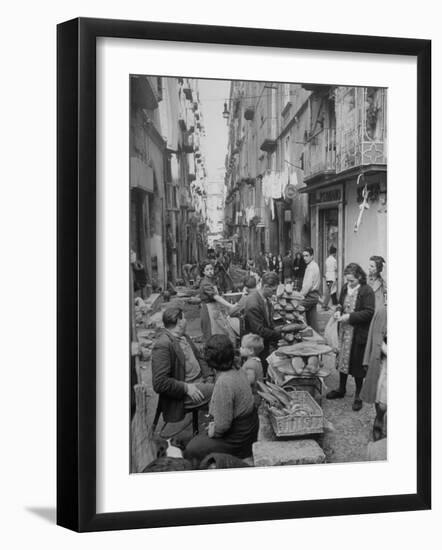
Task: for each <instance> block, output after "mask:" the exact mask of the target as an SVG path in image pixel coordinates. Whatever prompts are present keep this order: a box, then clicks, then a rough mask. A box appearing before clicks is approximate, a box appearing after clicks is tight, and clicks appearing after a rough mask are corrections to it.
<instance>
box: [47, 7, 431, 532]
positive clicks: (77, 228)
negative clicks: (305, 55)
mask: <svg viewBox="0 0 442 550" xmlns="http://www.w3.org/2000/svg"><path fill="white" fill-rule="evenodd" d="M98 37H114V38H132V39H140V40H142V39H151V40H166V41H182V42H199V43H210V44H230V45H238V46H239V45H242V46H266V47H272V48H299V49H309V50H324V51H336V52H358V53H377V54H396V55H403V56H413V57H415V58H416V59H417V116H418V120H417V174H416V176H417V185H418V193H417V227H418V234H417V243H418V244H417V258H416V265H417V267H416V269H417V314H418V319H417V358H416V361H417V362H416V364H417V366H418V368H417V396H416V398H417V472H416V479H417V491H416V493H415V494H403V495H401V494H398V495H388V496H387V495H386V496H376V497H363V498H338V499H327V500H313V501H300V502H296V501H295V502H284V503H278V502H276V503H265V502H263V503H260V504H243V505H228V506H210V507H203V508H190V509H189V508H188V509H186V508H184V509H166V510H139V511H133V512H118V513H103V514H99V513H97V512H96V434H97V431H96V336H95V335H96V323H97V314H96V306H95V303H96V290H97V289H96V252H97V246H96V239H95V238H94V236H95V235H96V39H97V38H98ZM57 45H58V58H57V70H58V75H57V91H58V99H57V118H58V122H57V138H58V146H57V160H58V167H57V180H58V198H57V210H58V213H57V220H58V222H57V223H58V245H57V253H58V260H57V281H58V283H57V284H58V289H57V323H58V334H57V345H58V352H57V362H58V368H57V416H58V418H57V436H58V443H57V523H58V524H59V525H61V526H64V527H66V528H69V529H73V530H75V531H79V532H84V531H104V530H112V529H134V528H152V527H164V526H177V525H196V524H210V523H225V522H242V521H260V520H273V519H288V518H302V517H319V516H327V515H346V514H368V513H379V512H397V511H411V510H424V509H429V508H430V507H431V416H430V412H431V373H430V364H431V351H430V350H431V341H430V339H431V284H430V283H431V232H430V231H431V230H430V228H431V171H430V164H431V41H429V40H416V39H408V38H387V37H377V36H353V35H338V34H323V33H310V32H295V31H283V30H263V29H254V28H233V27H232V28H231V27H217V26H202V25H188V24H171V23H159V22H140V21H120V20H107V19H88V18H86V19H84V18H79V19H74V20H71V21H67V22H64V23H61V24H60V25H58V28H57ZM424 367H425V368H424Z"/></svg>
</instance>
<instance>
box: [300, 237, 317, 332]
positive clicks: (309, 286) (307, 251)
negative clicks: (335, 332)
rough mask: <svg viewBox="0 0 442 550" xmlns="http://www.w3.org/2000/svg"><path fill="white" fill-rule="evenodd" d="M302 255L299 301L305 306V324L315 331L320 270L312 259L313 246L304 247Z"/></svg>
mask: <svg viewBox="0 0 442 550" xmlns="http://www.w3.org/2000/svg"><path fill="white" fill-rule="evenodd" d="M302 257H303V258H304V261H305V263H306V265H307V267H306V268H305V273H304V279H303V281H302V288H301V294H302V295H303V297H304V300H303V301H302V302H301V303H302V305H303V306H304V307H305V317H306V320H307V324H308V325H309V326H310V327H311V328H312V329H313V330H316V332H317V331H318V330H319V327H318V315H317V311H316V307H317V305H318V302H319V289H320V288H321V272H320V271H319V266H318V264H317V263H316V262H315V260H314V259H313V257H314V252H313V248H310V247H309V246H307V247H305V248H304V250H303V252H302Z"/></svg>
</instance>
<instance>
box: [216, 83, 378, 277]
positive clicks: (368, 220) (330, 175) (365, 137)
mask: <svg viewBox="0 0 442 550" xmlns="http://www.w3.org/2000/svg"><path fill="white" fill-rule="evenodd" d="M386 93H387V92H386V90H384V89H382V88H358V87H342V86H323V85H307V84H284V83H273V82H267V83H265V82H242V81H235V82H232V85H231V90H230V99H229V104H228V131H229V142H228V151H227V156H226V176H225V184H226V200H225V235H226V236H227V237H236V238H237V239H238V243H239V245H238V248H239V250H240V255H241V256H242V257H244V258H246V257H248V258H250V257H251V258H254V257H256V255H257V254H258V253H259V252H261V251H262V252H270V253H273V254H284V253H285V252H286V251H287V250H291V251H292V252H296V251H298V250H301V249H302V248H303V247H304V246H312V247H313V249H314V251H315V256H316V259H317V261H318V263H319V265H320V268H321V271H322V273H324V272H325V259H326V257H327V255H328V251H329V249H330V247H331V246H332V245H333V246H335V247H336V248H337V251H338V254H337V257H338V271H339V283H342V280H343V278H342V271H343V268H344V266H345V264H347V263H349V262H353V261H354V262H358V263H360V264H361V265H362V266H363V267H364V268H366V267H367V265H368V258H369V256H371V255H373V254H376V255H381V256H384V258H385V257H386V254H387V236H386V232H387V214H386V212H387V125H386V120H387V96H386Z"/></svg>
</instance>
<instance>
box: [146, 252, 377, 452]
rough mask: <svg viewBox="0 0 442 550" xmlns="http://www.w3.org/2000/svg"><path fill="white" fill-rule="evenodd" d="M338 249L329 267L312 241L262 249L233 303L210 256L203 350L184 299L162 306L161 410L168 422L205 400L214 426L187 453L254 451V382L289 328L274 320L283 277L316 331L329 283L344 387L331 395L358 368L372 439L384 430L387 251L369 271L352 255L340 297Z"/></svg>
mask: <svg viewBox="0 0 442 550" xmlns="http://www.w3.org/2000/svg"><path fill="white" fill-rule="evenodd" d="M336 252H337V251H336V248H335V247H331V248H330V250H329V256H328V258H327V260H326V262H325V272H324V274H323V275H321V272H320V269H319V266H318V264H317V263H316V261H315V259H314V251H313V249H312V248H310V247H306V248H304V249H303V251H302V252H300V253H297V254H296V255H295V257H294V258H293V257H292V254H291V252H288V253H287V254H286V255H285V256H284V257H281V256H271V255H268V254H267V255H266V254H263V253H261V254H260V255H259V256H258V258H257V259H256V262H251V261H247V262H246V268H247V276H246V278H245V280H244V289H243V296H242V298H241V299H240V300H239V302H238V303H236V304H232V303H230V302H229V301H227V300H226V299H225V298H223V296H222V291H220V289H219V288H218V286H217V279H216V277H215V267H214V262H213V258H208V261H207V262H204V263H203V264H202V265H201V266H200V268H201V273H200V275H201V280H200V283H199V295H200V298H201V317H200V318H201V332H202V335H203V340H204V354H201V353H200V352H199V351H198V349H197V348H196V347H195V345H194V344H193V343H192V341H191V339H189V338H188V337H187V336H186V330H185V328H186V321H185V316H184V311H183V308H182V306H181V305H177V304H171V305H170V306H169V307H168V308H167V309H166V310H165V311H164V314H163V323H164V330H163V332H162V334H161V336H160V338H159V339H158V340H157V342H156V344H155V346H154V348H153V352H152V374H153V387H154V390H155V391H156V392H157V393H158V394H159V396H160V397H159V399H160V403H159V409H160V411H161V413H162V414H163V418H164V420H165V421H166V422H177V421H179V420H182V419H183V418H184V416H185V414H186V413H187V412H190V411H191V410H192V409H195V408H200V407H203V406H208V409H209V414H210V417H211V421H210V423H209V425H208V429H207V431H206V432H204V433H198V434H197V435H195V436H194V437H193V438H192V439H191V440H190V442H189V443H188V444H187V446H186V449H185V451H184V457H185V458H186V459H188V460H198V461H201V460H203V459H204V457H206V456H207V455H209V454H211V453H225V454H229V455H233V456H235V457H238V458H245V457H248V456H250V455H251V454H252V444H253V442H254V441H256V439H257V434H258V427H259V420H258V414H257V406H258V405H259V396H258V393H257V383H258V381H262V380H263V379H265V377H266V374H267V358H268V356H269V354H270V353H271V351H272V349H273V348H274V347H275V346H276V343H277V341H278V340H279V339H280V338H281V334H282V333H283V332H284V331H290V330H291V328H292V327H291V326H290V325H285V324H280V325H275V322H274V319H273V317H274V315H273V298H274V296H275V294H276V290H277V288H278V285H280V284H281V283H293V285H294V288H295V289H297V290H298V292H299V293H300V295H302V305H303V306H304V308H305V316H306V322H307V324H308V325H309V326H310V327H311V328H312V329H314V330H318V326H317V325H318V319H317V317H318V316H317V309H318V304H319V303H320V301H321V295H322V288H323V287H324V289H325V292H324V298H323V300H322V307H323V309H324V310H328V309H330V306H329V304H330V302H331V304H332V305H331V307H332V308H333V312H332V318H333V320H334V322H336V324H337V326H339V345H338V349H337V350H336V351H337V369H338V371H339V386H338V388H336V389H334V390H332V391H330V392H329V393H328V394H327V398H328V399H339V398H343V397H344V396H345V393H346V386H347V379H348V376H349V375H351V376H353V377H354V380H355V386H356V391H355V396H354V401H353V405H352V408H353V410H354V411H359V410H360V409H361V408H362V403H363V401H365V402H366V403H372V404H374V405H375V408H376V419H375V422H374V426H373V439H375V440H377V439H380V438H382V437H384V417H385V413H386V365H387V361H386V356H387V334H386V332H387V331H386V285H385V281H384V279H383V277H382V270H383V266H384V263H385V262H384V260H383V258H381V257H380V256H372V257H371V258H370V260H369V276H368V277H367V275H366V273H365V272H364V270H363V269H362V268H361V266H360V265H358V264H356V263H349V264H348V265H347V266H346V267H345V269H344V272H343V274H344V278H345V283H344V285H343V287H342V289H341V292H340V293H339V298H338V294H337V271H338V267H337V260H336ZM323 282H325V286H324V285H323ZM235 317H236V318H239V319H240V323H239V329H236V330H235V326H234V324H232V323H231V319H232V318H235ZM241 363H242V364H241ZM364 379H365V382H364Z"/></svg>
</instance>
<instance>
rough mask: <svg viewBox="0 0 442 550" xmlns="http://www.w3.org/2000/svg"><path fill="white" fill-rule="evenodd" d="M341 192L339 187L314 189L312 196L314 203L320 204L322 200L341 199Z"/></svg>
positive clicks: (333, 200) (335, 200) (337, 200)
mask: <svg viewBox="0 0 442 550" xmlns="http://www.w3.org/2000/svg"><path fill="white" fill-rule="evenodd" d="M341 197H342V192H341V189H340V188H337V189H336V188H335V189H324V190H320V191H316V193H315V194H314V198H313V201H312V202H313V203H314V204H320V203H323V202H339V201H340V200H342V198H341Z"/></svg>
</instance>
